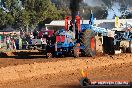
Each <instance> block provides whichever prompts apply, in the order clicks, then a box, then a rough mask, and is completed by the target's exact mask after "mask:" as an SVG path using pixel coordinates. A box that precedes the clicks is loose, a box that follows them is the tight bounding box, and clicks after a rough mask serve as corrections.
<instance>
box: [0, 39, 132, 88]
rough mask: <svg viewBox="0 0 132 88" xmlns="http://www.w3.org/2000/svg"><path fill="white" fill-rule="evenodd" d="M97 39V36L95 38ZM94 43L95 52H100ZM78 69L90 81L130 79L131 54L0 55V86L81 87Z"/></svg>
mask: <svg viewBox="0 0 132 88" xmlns="http://www.w3.org/2000/svg"><path fill="white" fill-rule="evenodd" d="M97 40H99V39H97ZM100 46H101V43H100V42H98V43H97V52H101V50H102V49H101V47H100ZM81 69H84V70H87V72H88V76H89V78H90V79H91V80H103V79H105V80H114V79H115V80H118V79H119V80H120V79H123V80H130V81H132V74H131V73H132V54H119V55H114V56H110V55H102V54H100V53H97V56H96V57H94V58H92V57H80V58H76V59H75V58H72V57H68V58H51V59H44V58H43V57H42V58H37V57H34V58H32V59H31V58H29V59H28V58H27V59H20V58H13V57H8V58H0V88H81V87H80V84H79V79H80V78H81V77H82V76H81V74H80V71H81Z"/></svg>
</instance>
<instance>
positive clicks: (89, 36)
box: [82, 29, 96, 57]
mask: <svg viewBox="0 0 132 88" xmlns="http://www.w3.org/2000/svg"><path fill="white" fill-rule="evenodd" d="M82 43H83V44H84V46H85V48H84V53H85V55H86V56H92V57H94V56H95V55H96V39H95V33H94V31H92V30H88V29H86V30H85V31H84V33H83V35H82Z"/></svg>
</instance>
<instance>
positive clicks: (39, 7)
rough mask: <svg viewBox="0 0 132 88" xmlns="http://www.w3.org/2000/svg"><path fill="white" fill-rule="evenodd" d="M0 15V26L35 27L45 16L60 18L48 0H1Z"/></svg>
mask: <svg viewBox="0 0 132 88" xmlns="http://www.w3.org/2000/svg"><path fill="white" fill-rule="evenodd" d="M0 16H1V17H0V28H3V27H5V26H8V25H11V26H12V27H14V28H29V27H30V28H35V27H36V25H37V24H38V23H39V22H41V21H44V20H46V19H47V18H50V19H59V18H61V15H60V12H59V11H57V8H56V7H55V5H54V4H53V3H52V2H51V1H50V0H1V7H0Z"/></svg>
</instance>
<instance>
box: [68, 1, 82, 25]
mask: <svg viewBox="0 0 132 88" xmlns="http://www.w3.org/2000/svg"><path fill="white" fill-rule="evenodd" d="M82 1H83V0H70V10H71V15H72V22H73V23H75V17H76V15H77V14H78V11H79V9H80V6H79V5H80V3H81V2H82Z"/></svg>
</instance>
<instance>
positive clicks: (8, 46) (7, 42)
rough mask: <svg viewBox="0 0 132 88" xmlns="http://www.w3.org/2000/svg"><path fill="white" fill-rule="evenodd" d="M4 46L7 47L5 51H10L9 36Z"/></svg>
mask: <svg viewBox="0 0 132 88" xmlns="http://www.w3.org/2000/svg"><path fill="white" fill-rule="evenodd" d="M6 45H7V49H11V48H10V37H9V36H8V37H7V38H6Z"/></svg>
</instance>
